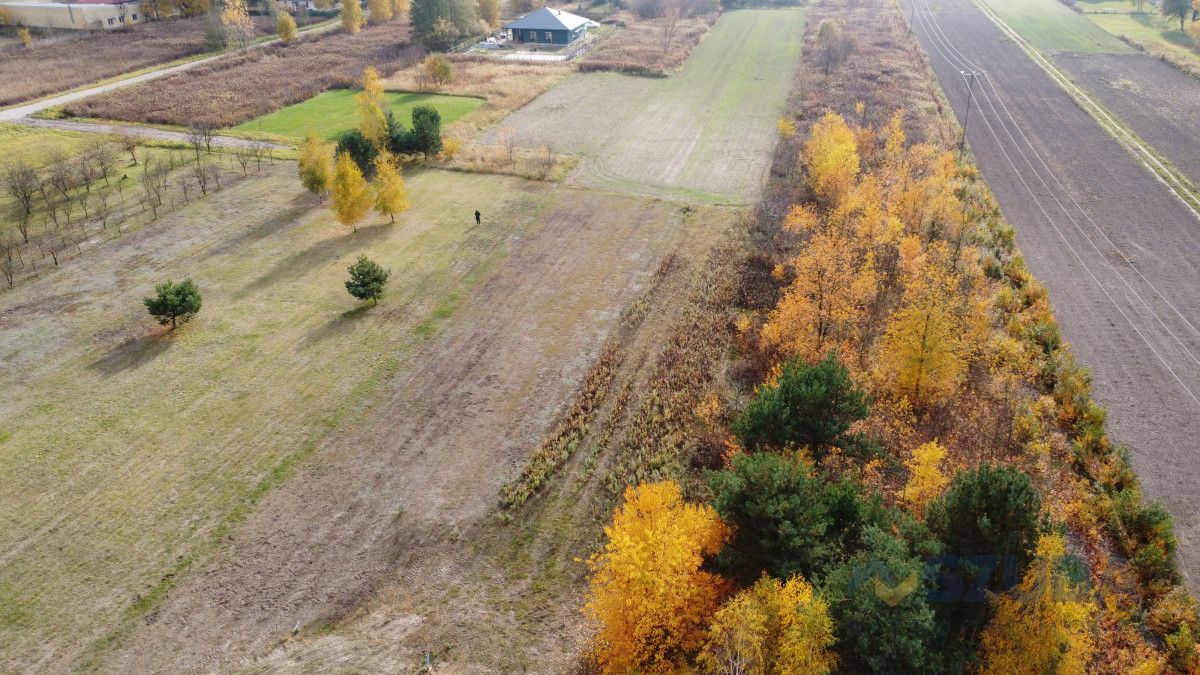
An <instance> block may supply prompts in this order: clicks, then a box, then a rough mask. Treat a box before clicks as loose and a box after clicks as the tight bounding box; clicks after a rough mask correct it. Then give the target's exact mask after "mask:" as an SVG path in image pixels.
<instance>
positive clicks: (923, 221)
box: [585, 114, 1194, 673]
mask: <svg viewBox="0 0 1200 675" xmlns="http://www.w3.org/2000/svg"><path fill="white" fill-rule="evenodd" d="M780 132H781V133H782V134H784V135H785V136H791V135H793V134H794V133H795V128H794V126H793V125H791V124H790V123H788V124H782V123H781V125H780ZM796 161H797V162H798V164H799V165H800V167H801V168H802V169H803V171H802V174H801V175H803V176H804V177H805V180H806V186H805V190H804V194H805V199H804V200H803V202H802V203H800V204H797V205H796V206H794V207H793V208H791V209H790V210H789V211H788V212H787V214H786V218H785V219H784V222H783V223H782V228H781V229H782V232H783V234H782V235H781V236H782V237H784V238H786V239H787V240H788V241H789V244H790V246H792V247H793V248H794V249H798V252H797V253H796V254H795V255H793V256H791V257H790V258H789V259H786V260H785V261H784V263H783V264H782V265H780V266H779V267H777V268H776V270H775V274H774V277H775V279H776V280H778V282H779V283H781V285H782V286H783V293H782V297H781V298H780V300H779V301H778V303H777V304H776V306H775V307H774V308H773V309H772V310H770V311H769V312H768V313H767V316H766V317H765V320H764V321H762V323H761V325H760V327H759V328H757V329H756V328H754V324H753V323H752V322H747V323H746V324H744V327H743V330H746V331H747V332H750V333H756V337H757V342H755V341H754V340H753V339H751V340H750V341H749V342H748V343H747V348H748V349H752V350H762V351H764V352H765V354H766V355H767V356H768V361H769V362H770V363H772V364H775V365H774V366H773V367H768V368H766V369H764V370H765V371H766V372H767V373H768V374H767V376H766V380H765V382H763V383H762V384H761V385H760V386H758V387H757V388H756V390H755V392H754V394H753V396H752V397H751V398H750V400H749V401H748V402H747V403H746V404H745V405H744V406H743V407H742V410H741V413H740V414H739V415H737V416H736V418H735V419H734V420H733V421H732V423H731V425H730V430H731V431H732V439H731V440H730V441H729V446H730V447H731V448H732V450H731V451H730V452H731V454H730V455H729V456H728V458H727V463H726V466H725V468H724V469H723V470H720V471H715V472H709V473H708V474H707V476H706V480H705V481H704V482H705V483H706V484H707V485H706V487H705V488H701V489H696V490H694V493H695V494H698V495H704V496H706V497H707V502H708V503H707V504H701V503H688V502H687V501H685V500H684V499H683V495H682V492H681V491H680V489H679V488H678V486H676V485H675V484H673V483H655V484H644V485H641V486H638V487H633V488H629V489H628V490H627V491H626V493H625V495H624V503H623V505H622V506H621V507H620V508H618V509H617V511H616V512H615V513H614V518H613V523H612V524H611V525H610V526H609V527H608V528H606V530H605V532H606V535H607V543H606V545H605V548H604V549H603V550H602V551H601V552H599V553H597V554H596V555H594V556H593V557H592V558H591V559H590V560H589V567H590V571H591V581H590V594H589V597H588V602H587V604H586V606H585V612H586V614H587V615H588V616H589V617H591V618H592V619H593V620H594V621H595V623H596V626H597V634H596V640H595V642H594V644H593V654H594V656H595V658H596V661H597V663H598V665H600V666H601V667H602V669H604V670H605V671H606V672H630V671H666V670H673V669H682V668H688V667H698V668H700V669H701V670H704V671H706V672H721V673H733V672H755V673H765V672H817V673H819V672H830V671H832V670H834V669H839V670H844V671H846V672H962V671H963V670H965V669H968V668H969V669H974V670H978V671H980V672H985V673H1013V672H1082V671H1083V670H1084V669H1085V668H1086V666H1087V665H1088V664H1089V662H1090V660H1091V658H1092V655H1093V653H1094V650H1095V648H1096V645H1095V639H1094V637H1093V624H1094V622H1095V621H1096V620H1098V617H1099V616H1100V615H1101V611H1102V610H1101V608H1100V607H1099V606H1098V605H1097V604H1096V603H1095V602H1094V601H1093V600H1092V598H1091V597H1090V596H1089V594H1088V593H1087V592H1086V591H1085V590H1084V589H1083V588H1082V587H1081V577H1080V574H1079V569H1078V567H1077V566H1073V565H1072V564H1071V560H1070V558H1069V557H1068V556H1067V555H1066V549H1067V546H1066V542H1065V537H1064V532H1065V531H1066V528H1065V526H1064V525H1063V524H1061V523H1056V522H1053V521H1052V520H1051V519H1050V518H1049V516H1048V514H1047V513H1046V512H1044V511H1043V504H1042V501H1041V498H1040V496H1039V493H1038V491H1037V490H1036V489H1035V486H1034V482H1033V480H1032V479H1031V478H1030V476H1029V475H1028V474H1027V473H1026V472H1025V471H1023V470H1021V469H1019V468H1017V467H1016V466H1014V465H1011V464H1006V463H992V462H986V461H983V462H979V461H975V462H970V463H969V466H970V468H967V469H961V470H957V471H956V467H957V466H961V457H962V455H961V454H960V453H961V452H962V449H961V447H960V446H957V445H956V444H955V443H950V444H943V442H942V441H941V440H940V439H939V438H938V437H937V436H938V431H937V430H940V431H941V432H950V431H954V432H955V433H957V432H958V430H954V429H951V427H953V426H954V424H955V423H956V422H957V419H949V418H948V417H947V416H946V411H947V410H950V409H957V406H959V405H960V401H961V400H962V399H964V398H965V399H968V400H977V399H974V397H976V396H978V394H977V393H976V392H975V391H970V390H974V389H985V390H986V389H989V388H990V387H992V386H993V384H992V383H991V382H983V381H981V380H988V379H989V378H997V382H999V381H1001V380H1003V377H1007V376H1002V375H997V374H995V373H997V372H1000V371H1003V370H1004V368H1007V367H1014V368H1018V369H1024V368H1025V367H1026V366H1025V365H1023V364H1021V363H1019V362H1017V365H1013V366H1002V367H998V366H997V365H995V364H996V363H1003V362H1004V359H1006V358H1011V357H1006V356H1003V354H1006V353H1009V351H1007V350H1009V348H1008V347H1003V346H1002V345H1001V343H1005V340H1004V339H1003V337H1004V336H1003V335H998V334H997V333H998V331H995V330H994V329H993V326H994V324H992V322H991V315H990V309H991V307H992V306H993V305H992V301H993V299H994V298H995V297H997V296H1003V292H1002V290H1001V291H998V290H997V284H995V283H994V280H995V278H996V277H995V276H992V277H989V276H988V274H993V275H995V274H1000V272H997V271H996V270H995V268H994V267H988V266H986V265H984V264H983V263H982V262H981V261H980V249H979V247H978V246H977V243H978V242H980V239H979V238H980V237H981V232H980V230H979V229H977V228H978V223H979V222H980V220H981V219H982V218H985V217H987V216H986V214H987V212H986V211H984V210H981V209H977V208H976V207H974V206H971V207H970V208H968V204H967V203H966V202H964V199H965V195H968V194H969V190H967V189H966V183H965V179H964V175H965V174H963V173H961V172H960V167H959V166H958V164H957V162H955V161H954V158H953V157H952V156H950V155H948V154H945V153H939V152H937V151H936V150H935V149H934V148H933V147H932V146H930V145H925V144H909V143H908V142H907V139H906V138H905V135H904V131H903V119H902V117H900V116H896V117H894V118H893V119H892V120H891V121H890V123H889V124H888V125H887V126H886V127H885V128H883V129H880V130H872V129H863V128H858V127H853V126H851V125H849V124H847V123H846V122H845V120H844V119H843V118H841V117H839V116H837V115H833V114H830V115H827V116H825V117H824V118H823V119H822V120H821V121H820V122H819V123H818V124H817V125H815V126H814V127H813V128H812V130H811V133H810V136H809V138H808V141H807V142H806V143H805V144H803V146H801V147H800V151H799V153H798V156H797V159H796ZM1010 246H1011V244H1010ZM989 278H990V279H991V280H992V281H989ZM1034 290H1036V289H1033V290H1030V293H1031V294H1032V293H1033V292H1034ZM997 302H998V303H1000V304H1001V305H1004V304H1011V302H1012V301H1010V300H1004V299H1003V298H1002V299H1001V300H998V301H997ZM1037 306H1040V305H1037ZM1047 307H1048V305H1047ZM1047 311H1048V310H1047ZM1027 320H1028V319H1022V322H1021V323H1012V324H1010V325H1009V326H1005V328H1006V329H1008V330H1012V331H1015V334H1017V335H1020V336H1023V337H1024V336H1039V335H1040V336H1042V338H1037V337H1030V339H1031V340H1038V339H1045V340H1047V341H1048V342H1047V344H1048V345H1052V344H1053V340H1051V338H1050V337H1048V336H1049V333H1050V331H1048V330H1041V331H1040V332H1030V331H1028V330H1026V328H1025V326H1027V325H1028V324H1025V323H1023V322H1024V321H1027ZM1039 320H1040V319H1039ZM1001 325H1002V326H1003V322H1002V323H1001ZM998 345H1001V347H998ZM998 348H999V349H1000V351H1001V354H1000V355H998V354H997V352H996V350H997V349H998ZM985 358H986V362H987V364H989V365H986V366H984V365H983V363H982V362H983V361H984V360H985ZM1031 358H1034V359H1036V358H1037V356H1036V355H1033V356H1031ZM980 366H982V368H981V367H980ZM1035 370H1036V369H1035ZM1061 372H1062V373H1063V377H1067V373H1069V372H1070V371H1067V370H1063V371H1061ZM1064 386H1065V385H1064ZM1073 390H1074V391H1082V390H1083V389H1081V388H1078V387H1076V388H1075V389H1073ZM989 395H990V394H989ZM1056 398H1057V396H1056ZM1066 399H1067V401H1070V403H1069V404H1068V405H1069V406H1078V408H1079V410H1080V411H1079V412H1068V411H1067V410H1066V407H1067V406H1066V405H1065V406H1064V409H1063V414H1064V416H1069V417H1070V418H1072V419H1073V418H1076V417H1079V416H1084V417H1086V416H1087V415H1088V413H1087V412H1086V410H1088V407H1087V404H1086V403H1084V402H1079V401H1077V400H1075V399H1073V398H1071V397H1070V396H1067V397H1066ZM991 404H992V401H990V400H989V401H988V402H987V403H986V405H991ZM877 407H882V408H883V412H882V413H880V414H878V415H876V414H873V412H872V411H873V410H874V409H876V408H877ZM1043 415H1044V413H1041V412H1031V413H1029V414H1028V415H1018V416H1016V417H1015V418H1014V419H1013V420H1012V424H1013V427H1014V430H1015V431H1014V432H1013V433H1014V434H1016V435H1017V436H1019V438H1020V441H1019V442H1020V443H1024V444H1029V447H1033V444H1034V439H1035V438H1036V439H1037V442H1043V441H1044V439H1046V437H1047V436H1048V435H1049V430H1048V427H1045V426H1039V425H1041V424H1043V423H1042V422H1040V421H1039V420H1042V419H1044V418H1043ZM961 419H973V418H971V417H970V416H969V415H965V414H963V415H962V416H961ZM957 423H960V424H961V422H957ZM895 427H902V428H903V429H904V431H903V432H902V433H894V432H891V431H890V429H892V428H895ZM883 432H886V435H881V433H883ZM976 433H978V432H976ZM965 436H966V437H968V438H969V437H970V436H972V433H971V432H969V431H968V432H967V433H966V434H965ZM960 442H961V441H960ZM892 458H895V460H893V459H892ZM896 460H901V461H896ZM889 462H890V463H891V465H892V466H893V468H891V469H888V468H887V467H888V466H889ZM880 472H883V474H881V473H880ZM885 474H886V475H887V476H890V478H885V477H884V475H885ZM897 478H899V479H900V480H896V479H897ZM872 488H875V489H874V490H873V489H872ZM1129 513H1130V514H1131V516H1130V518H1129V519H1128V521H1127V522H1130V523H1134V522H1136V523H1141V524H1139V525H1134V526H1133V528H1134V529H1136V530H1137V531H1138V532H1139V533H1141V534H1138V535H1136V536H1135V537H1133V538H1135V539H1137V541H1139V542H1146V541H1149V539H1148V538H1147V537H1146V535H1145V533H1147V532H1151V531H1159V532H1161V530H1160V529H1156V528H1157V525H1155V523H1160V522H1161V521H1160V520H1158V519H1156V517H1154V513H1153V509H1150V510H1149V511H1146V510H1141V509H1140V507H1139V508H1132V507H1131V509H1130V511H1129ZM1139 513H1140V514H1149V515H1147V516H1146V517H1144V518H1143V517H1142V516H1137V515H1133V514H1139ZM1123 522H1125V521H1123ZM1168 526H1169V523H1168ZM1167 534H1169V532H1168V533H1167ZM1165 536H1167V535H1164V537H1165ZM1151 538H1152V537H1151ZM1164 541H1166V539H1164ZM1143 545H1147V546H1148V544H1143ZM1149 548H1153V547H1149ZM1154 550H1160V549H1154ZM1161 550H1163V551H1167V555H1168V556H1169V555H1170V550H1171V548H1170V546H1169V545H1168V544H1164V548H1162V549H1161ZM1137 569H1139V570H1143V569H1144V570H1146V572H1145V573H1146V574H1148V575H1151V576H1150V577H1147V578H1152V576H1153V575H1154V574H1157V572H1155V571H1154V569H1153V567H1152V566H1151V565H1150V564H1149V563H1147V564H1146V565H1141V566H1139V567H1137ZM1168 578H1169V575H1168ZM1186 627H1187V626H1186V624H1185V625H1183V628H1186ZM1170 630H1172V631H1174V630H1175V627H1172V628H1171V629H1170ZM1187 637H1188V636H1187V635H1181V634H1180V633H1175V634H1173V636H1172V638H1171V639H1172V640H1175V641H1178V642H1181V643H1183V642H1186V639H1185V638H1187ZM1184 652H1186V649H1184V648H1181V650H1180V653H1184ZM1193 652H1194V649H1193Z"/></svg>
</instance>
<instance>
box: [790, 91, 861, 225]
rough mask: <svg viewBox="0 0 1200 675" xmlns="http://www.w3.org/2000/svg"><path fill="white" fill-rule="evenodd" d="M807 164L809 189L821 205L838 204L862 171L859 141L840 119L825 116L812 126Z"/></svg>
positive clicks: (805, 151)
mask: <svg viewBox="0 0 1200 675" xmlns="http://www.w3.org/2000/svg"><path fill="white" fill-rule="evenodd" d="M804 163H805V165H806V166H807V167H808V183H809V186H811V187H812V190H813V195H814V196H815V197H816V198H817V200H818V201H819V202H821V203H822V204H825V205H833V204H837V203H838V202H840V201H841V200H842V198H843V197H844V196H845V195H846V193H848V192H849V191H850V190H851V188H853V187H854V181H855V179H856V178H857V177H858V172H859V170H860V169H861V165H860V162H859V158H858V141H857V139H856V138H855V135H854V131H853V130H852V129H851V128H850V126H849V125H847V124H846V120H844V119H842V116H841V115H838V114H836V113H832V112H828V113H825V116H824V117H822V118H821V120H820V121H819V122H817V123H816V124H814V125H813V127H812V131H811V132H810V133H809V137H808V142H807V143H805V144H804Z"/></svg>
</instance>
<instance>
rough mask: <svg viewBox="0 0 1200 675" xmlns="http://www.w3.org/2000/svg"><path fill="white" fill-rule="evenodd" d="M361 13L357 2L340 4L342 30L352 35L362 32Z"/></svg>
mask: <svg viewBox="0 0 1200 675" xmlns="http://www.w3.org/2000/svg"><path fill="white" fill-rule="evenodd" d="M362 25H363V11H362V3H361V2H360V1H359V0H344V1H343V2H342V28H345V29H346V32H347V33H349V34H351V35H354V34H356V33H358V31H360V30H362Z"/></svg>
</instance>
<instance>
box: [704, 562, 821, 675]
mask: <svg viewBox="0 0 1200 675" xmlns="http://www.w3.org/2000/svg"><path fill="white" fill-rule="evenodd" d="M835 641H836V638H835V637H834V634H833V620H832V619H831V618H830V617H829V605H828V604H827V603H826V602H825V600H823V599H822V598H821V597H820V596H818V595H817V594H816V593H814V592H813V587H812V585H810V584H809V583H808V582H807V581H805V580H804V579H803V578H802V577H798V576H797V577H792V578H791V579H789V580H788V581H787V582H786V583H785V582H780V581H779V580H778V579H774V578H772V577H768V576H763V578H762V579H760V580H759V582H758V583H757V584H755V585H754V587H753V588H749V589H746V590H744V591H742V592H741V593H738V594H737V595H736V596H734V597H733V599H732V600H730V601H729V602H727V603H725V605H724V606H723V607H721V609H720V610H718V611H717V613H716V615H714V616H713V620H712V626H711V627H710V628H709V630H708V641H707V642H706V643H705V645H704V651H702V652H701V653H700V658H699V660H698V662H699V665H700V667H701V668H702V669H703V670H704V671H705V672H709V673H811V674H812V675H822V674H824V673H828V672H831V671H832V670H833V669H834V667H836V665H837V655H836V654H834V652H833V651H832V649H831V648H832V647H833V644H834V642H835Z"/></svg>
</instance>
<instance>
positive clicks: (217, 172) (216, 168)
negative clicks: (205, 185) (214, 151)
mask: <svg viewBox="0 0 1200 675" xmlns="http://www.w3.org/2000/svg"><path fill="white" fill-rule="evenodd" d="M208 175H209V177H210V178H212V182H213V185H216V186H217V189H218V190H220V189H221V165H220V164H219V163H218V162H209V164H208Z"/></svg>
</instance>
